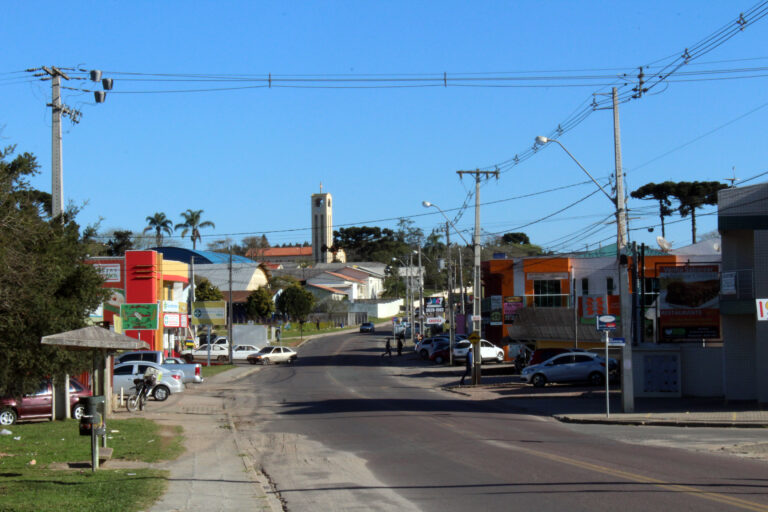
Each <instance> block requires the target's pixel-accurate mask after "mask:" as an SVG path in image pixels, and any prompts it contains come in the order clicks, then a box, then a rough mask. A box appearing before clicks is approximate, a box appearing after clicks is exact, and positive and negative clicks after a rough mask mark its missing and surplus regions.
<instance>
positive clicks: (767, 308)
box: [755, 299, 768, 321]
mask: <svg viewBox="0 0 768 512" xmlns="http://www.w3.org/2000/svg"><path fill="white" fill-rule="evenodd" d="M755 303H756V304H755V305H756V306H757V319H758V320H759V321H765V320H768V299H755Z"/></svg>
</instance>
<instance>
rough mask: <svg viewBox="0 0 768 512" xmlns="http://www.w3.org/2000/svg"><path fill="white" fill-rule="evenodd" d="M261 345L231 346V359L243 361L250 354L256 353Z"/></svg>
mask: <svg viewBox="0 0 768 512" xmlns="http://www.w3.org/2000/svg"><path fill="white" fill-rule="evenodd" d="M259 350H261V347H257V346H256V345H235V346H234V347H232V359H234V360H235V361H245V360H246V359H248V356H249V355H251V354H256V353H258V351H259Z"/></svg>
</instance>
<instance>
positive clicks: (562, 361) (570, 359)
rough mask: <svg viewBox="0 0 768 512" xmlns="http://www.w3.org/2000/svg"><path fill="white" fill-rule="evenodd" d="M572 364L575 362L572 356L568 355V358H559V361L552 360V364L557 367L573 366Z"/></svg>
mask: <svg viewBox="0 0 768 512" xmlns="http://www.w3.org/2000/svg"><path fill="white" fill-rule="evenodd" d="M572 362H573V356H572V355H566V356H562V357H558V358H557V359H553V360H552V364H555V365H560V364H571V363H572Z"/></svg>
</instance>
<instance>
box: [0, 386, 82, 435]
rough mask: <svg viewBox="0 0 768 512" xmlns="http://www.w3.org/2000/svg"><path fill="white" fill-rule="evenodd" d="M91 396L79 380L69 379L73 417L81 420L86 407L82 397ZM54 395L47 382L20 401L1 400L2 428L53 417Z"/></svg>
mask: <svg viewBox="0 0 768 512" xmlns="http://www.w3.org/2000/svg"><path fill="white" fill-rule="evenodd" d="M83 396H91V390H90V389H87V388H86V387H85V386H83V385H82V384H80V382H78V381H77V379H69V406H70V408H71V411H72V417H73V418H75V419H77V420H79V419H80V418H81V417H82V416H83V410H84V407H83V406H82V405H81V404H79V403H78V401H79V400H80V397H83ZM52 405H53V394H52V391H51V381H50V380H45V381H43V382H42V383H41V384H40V389H38V390H37V391H36V392H34V393H31V394H29V395H24V396H23V397H21V398H20V399H16V398H12V397H5V398H0V426H3V427H7V426H8V425H13V424H14V423H16V421H24V420H37V419H46V418H51V417H52V416H53V407H52Z"/></svg>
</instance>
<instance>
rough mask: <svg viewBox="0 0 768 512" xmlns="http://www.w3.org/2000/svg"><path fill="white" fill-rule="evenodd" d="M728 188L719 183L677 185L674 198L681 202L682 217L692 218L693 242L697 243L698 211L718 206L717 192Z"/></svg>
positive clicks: (705, 182) (678, 209)
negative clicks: (710, 206)
mask: <svg viewBox="0 0 768 512" xmlns="http://www.w3.org/2000/svg"><path fill="white" fill-rule="evenodd" d="M724 188H728V185H726V184H725V183H720V182H719V181H681V182H679V183H676V184H675V191H674V194H673V195H674V196H675V198H676V199H677V200H678V201H679V202H680V206H678V207H677V211H678V212H680V216H681V217H687V216H688V215H690V216H691V240H692V243H694V244H695V243H696V209H697V208H701V207H702V206H704V205H706V204H709V205H715V204H717V191H718V190H722V189H724Z"/></svg>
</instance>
